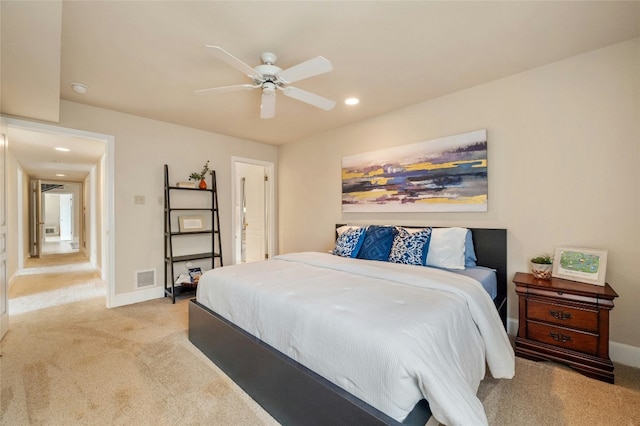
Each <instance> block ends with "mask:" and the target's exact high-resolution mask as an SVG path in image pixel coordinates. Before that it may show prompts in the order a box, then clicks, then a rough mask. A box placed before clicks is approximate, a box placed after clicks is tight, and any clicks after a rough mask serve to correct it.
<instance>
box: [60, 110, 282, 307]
mask: <svg viewBox="0 0 640 426" xmlns="http://www.w3.org/2000/svg"><path fill="white" fill-rule="evenodd" d="M59 125H60V126H63V127H68V128H73V129H80V130H86V131H91V132H97V133H102V134H107V135H113V136H114V137H115V145H114V161H115V163H114V164H115V173H114V175H115V176H113V177H112V178H113V182H114V209H115V251H116V253H115V265H116V272H115V294H116V295H122V294H125V293H128V292H133V291H134V290H135V283H134V277H135V274H134V273H135V271H140V270H147V269H154V268H155V269H156V273H157V278H158V285H159V286H162V285H163V284H162V277H163V268H164V263H163V256H164V253H163V203H162V196H163V185H164V175H163V165H164V164H165V163H166V164H168V165H169V174H170V180H171V181H178V180H186V179H187V178H188V176H189V174H190V173H191V172H193V171H199V170H200V169H201V167H202V164H203V163H204V161H206V160H210V162H211V163H210V166H211V168H213V169H215V170H216V173H217V178H218V189H219V192H218V198H219V203H220V209H221V210H220V222H221V229H222V245H223V255H224V257H225V259H226V260H228V261H230V260H231V232H230V229H231V211H232V208H231V157H232V156H239V157H244V158H252V159H257V160H262V161H270V162H274V163H277V148H276V147H274V146H270V145H264V144H260V143H255V142H251V141H247V140H242V139H238V138H233V137H229V136H224V135H219V134H214V133H209V132H205V131H200V130H196V129H191V128H187V127H182V126H177V125H173V124H169V123H164V122H160V121H155V120H149V119H145V118H141V117H136V116H133V115H129V114H123V113H118V112H115V111H110V110H105V109H100V108H94V107H90V106H86V105H82V104H78V103H74V102H68V101H62V102H61V114H60V123H59ZM134 195H143V196H144V197H145V199H146V203H145V204H144V205H135V204H134V203H133V200H134ZM98 196H100V195H98ZM110 234H111V235H113V233H110Z"/></svg>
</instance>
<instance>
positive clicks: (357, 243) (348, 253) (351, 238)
mask: <svg viewBox="0 0 640 426" xmlns="http://www.w3.org/2000/svg"><path fill="white" fill-rule="evenodd" d="M365 229H366V228H353V229H349V230H347V231H345V232H343V233H342V234H341V235H340V236H339V237H338V239H337V240H336V247H335V248H334V249H333V254H335V255H337V256H342V257H356V256H357V255H358V251H359V250H360V247H361V246H362V242H363V241H364V236H365Z"/></svg>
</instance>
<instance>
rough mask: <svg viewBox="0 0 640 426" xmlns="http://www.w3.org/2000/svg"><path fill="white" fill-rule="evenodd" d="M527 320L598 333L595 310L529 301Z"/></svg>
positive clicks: (596, 312)
mask: <svg viewBox="0 0 640 426" xmlns="http://www.w3.org/2000/svg"><path fill="white" fill-rule="evenodd" d="M527 318H528V319H534V320H538V321H544V322H549V323H553V324H558V325H561V326H563V327H571V328H579V329H581V330H589V331H595V332H597V331H598V311H597V310H589V309H579V308H574V307H570V306H565V305H557V304H553V303H546V302H543V301H539V300H532V299H530V300H528V302H527Z"/></svg>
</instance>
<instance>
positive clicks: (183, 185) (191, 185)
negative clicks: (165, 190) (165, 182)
mask: <svg viewBox="0 0 640 426" xmlns="http://www.w3.org/2000/svg"><path fill="white" fill-rule="evenodd" d="M176 186H177V187H178V188H195V187H196V183H195V182H178V183H176Z"/></svg>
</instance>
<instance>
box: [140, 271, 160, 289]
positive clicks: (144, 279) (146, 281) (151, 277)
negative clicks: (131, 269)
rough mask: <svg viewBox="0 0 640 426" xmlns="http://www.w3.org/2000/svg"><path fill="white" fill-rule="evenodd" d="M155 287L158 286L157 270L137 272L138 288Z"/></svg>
mask: <svg viewBox="0 0 640 426" xmlns="http://www.w3.org/2000/svg"><path fill="white" fill-rule="evenodd" d="M155 285H156V270H155V269H149V270H146V271H137V272H136V288H146V287H155Z"/></svg>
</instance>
